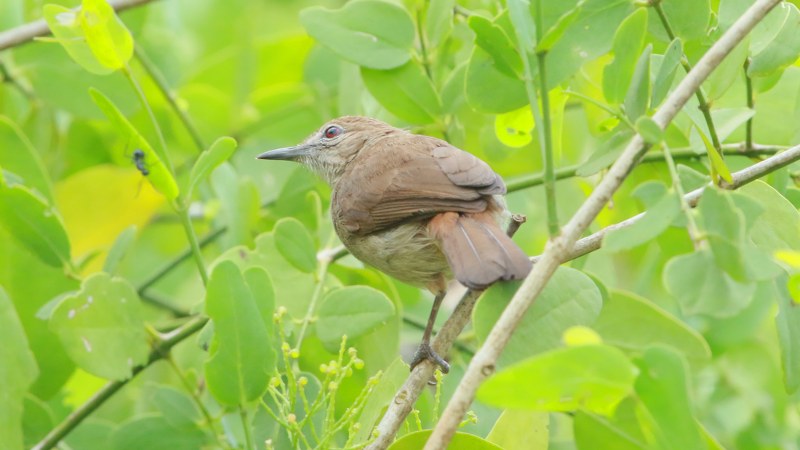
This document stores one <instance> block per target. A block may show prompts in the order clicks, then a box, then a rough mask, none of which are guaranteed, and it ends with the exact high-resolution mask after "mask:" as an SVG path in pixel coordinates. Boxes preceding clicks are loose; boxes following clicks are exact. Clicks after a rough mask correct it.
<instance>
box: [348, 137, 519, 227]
mask: <svg viewBox="0 0 800 450" xmlns="http://www.w3.org/2000/svg"><path fill="white" fill-rule="evenodd" d="M409 137H411V138H412V139H413V140H412V139H398V140H393V141H392V142H387V143H382V144H384V145H381V147H380V150H377V149H367V151H366V152H364V153H362V154H361V155H359V159H360V161H354V163H356V164H352V163H351V165H352V167H353V169H352V170H349V173H348V174H347V175H346V176H343V177H342V178H341V180H340V181H339V184H338V186H337V187H336V189H335V192H334V196H335V201H334V205H335V208H334V214H336V215H338V219H339V221H340V223H341V224H342V225H343V226H344V227H345V228H346V229H347V230H348V231H349V232H351V233H354V234H369V233H372V232H375V231H379V230H382V229H385V228H389V227H391V226H394V225H397V224H399V223H403V222H406V221H408V220H413V219H415V218H420V217H430V216H433V215H435V214H438V213H440V212H445V211H456V212H481V211H484V210H486V208H487V205H488V198H487V196H489V195H493V194H503V193H505V185H504V184H503V181H502V179H501V178H500V177H499V175H497V174H496V173H494V171H492V169H491V168H490V167H489V165H488V164H486V163H485V162H483V161H481V160H480V159H478V158H476V157H474V156H472V155H471V154H470V153H467V152H465V151H462V150H459V149H457V148H455V147H453V146H450V145H449V144H447V143H445V142H443V141H439V140H438V139H433V138H426V139H425V140H424V141H423V140H420V139H419V138H421V136H412V135H409ZM410 146H414V147H410ZM409 148H413V150H410V151H409ZM364 167H369V168H370V169H369V170H363V168H364Z"/></svg>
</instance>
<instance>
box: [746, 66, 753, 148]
mask: <svg viewBox="0 0 800 450" xmlns="http://www.w3.org/2000/svg"><path fill="white" fill-rule="evenodd" d="M749 67H750V58H747V59H745V60H744V86H745V95H747V107H748V108H750V109H753V107H754V106H755V98H754V97H753V79H752V78H750V75H748V73H747V69H748V68H749ZM744 134H745V138H744V142H745V148H753V117H752V116H751V117H750V118H749V119H747V123H745V131H744Z"/></svg>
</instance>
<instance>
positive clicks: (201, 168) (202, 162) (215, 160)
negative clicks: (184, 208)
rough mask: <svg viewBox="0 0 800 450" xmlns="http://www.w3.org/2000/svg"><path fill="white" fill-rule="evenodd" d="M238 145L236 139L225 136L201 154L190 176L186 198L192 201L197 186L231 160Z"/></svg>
mask: <svg viewBox="0 0 800 450" xmlns="http://www.w3.org/2000/svg"><path fill="white" fill-rule="evenodd" d="M236 145H237V144H236V140H235V139H233V138H231V137H227V136H224V137H221V138H219V139H217V140H216V141H214V143H213V144H211V147H210V148H209V149H208V150H206V151H204V152H203V153H201V154H200V157H199V158H197V161H195V163H194V166H192V172H191V173H190V174H189V185H188V187H187V188H186V189H185V191H186V198H188V199H191V198H192V193H193V192H194V190H195V188H196V187H197V184H198V183H200V182H201V181H203V180H204V179H206V178H207V177H208V176H209V175H210V174H211V172H212V171H213V170H214V169H216V168H217V166H219V165H220V164H222V163H223V162H225V161H227V160H228V159H230V157H231V156H232V155H233V152H234V151H235V150H236Z"/></svg>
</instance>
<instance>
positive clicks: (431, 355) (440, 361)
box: [411, 342, 450, 373]
mask: <svg viewBox="0 0 800 450" xmlns="http://www.w3.org/2000/svg"><path fill="white" fill-rule="evenodd" d="M426 359H428V360H430V361H431V362H433V363H434V364H436V365H437V366H439V367H440V368H441V370H442V373H448V372H450V364H448V363H447V361H445V360H444V358H442V357H441V356H439V354H438V353H436V352H435V351H433V348H431V344H429V343H427V342H423V343H421V344H420V345H419V348H417V352H416V353H414V359H412V360H411V370H414V367H417V365H419V363H421V362H422V361H425V360H426Z"/></svg>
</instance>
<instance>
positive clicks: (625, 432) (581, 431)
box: [573, 399, 651, 450]
mask: <svg viewBox="0 0 800 450" xmlns="http://www.w3.org/2000/svg"><path fill="white" fill-rule="evenodd" d="M574 417H575V418H574V422H573V433H574V435H575V444H577V448H579V449H589V448H591V449H593V450H650V448H651V447H649V446H648V445H647V444H646V440H645V438H644V436H642V432H641V430H640V427H639V420H638V418H637V417H636V409H635V404H634V402H633V401H632V400H630V399H627V400H623V402H622V403H621V404H620V405H619V407H617V410H616V411H614V417H613V418H611V417H603V416H601V415H598V414H589V413H585V412H583V411H577V412H576V413H575V416H574Z"/></svg>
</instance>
